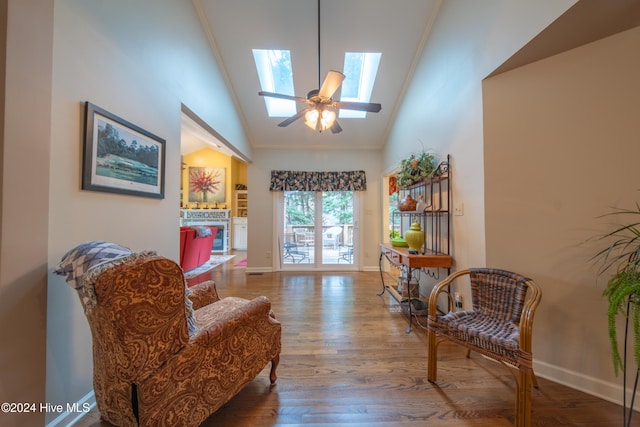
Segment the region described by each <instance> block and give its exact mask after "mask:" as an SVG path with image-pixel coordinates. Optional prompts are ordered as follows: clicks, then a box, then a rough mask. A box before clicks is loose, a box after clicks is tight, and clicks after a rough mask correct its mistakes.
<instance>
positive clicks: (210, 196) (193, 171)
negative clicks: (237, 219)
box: [189, 167, 226, 204]
mask: <svg viewBox="0 0 640 427" xmlns="http://www.w3.org/2000/svg"><path fill="white" fill-rule="evenodd" d="M225 179H226V170H225V169H224V168H206V167H189V202H191V203H193V202H199V203H205V204H208V203H224V202H225V201H226V200H225V191H224V190H225V186H226V183H225Z"/></svg>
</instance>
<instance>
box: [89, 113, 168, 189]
mask: <svg viewBox="0 0 640 427" xmlns="http://www.w3.org/2000/svg"><path fill="white" fill-rule="evenodd" d="M165 143H166V141H165V140H164V139H162V138H160V137H158V136H156V135H154V134H152V133H150V132H147V131H146V130H144V129H142V128H140V127H138V126H136V125H134V124H132V123H130V122H128V121H126V120H124V119H122V118H120V117H118V116H116V115H114V114H111V113H109V112H108V111H106V110H104V109H102V108H100V107H97V106H95V105H93V104H91V103H90V102H87V103H86V104H85V137H84V155H83V157H84V159H83V167H82V189H83V190H91V191H104V192H108V193H121V194H129V195H134V196H143V197H153V198H157V199H163V198H164V168H165V166H164V165H165Z"/></svg>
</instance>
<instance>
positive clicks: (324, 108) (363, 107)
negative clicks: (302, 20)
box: [258, 0, 382, 133]
mask: <svg viewBox="0 0 640 427" xmlns="http://www.w3.org/2000/svg"><path fill="white" fill-rule="evenodd" d="M344 79H345V75H344V74H342V73H341V72H340V71H334V70H331V71H329V72H328V73H327V77H325V79H324V82H322V85H320V0H318V87H319V88H320V89H313V90H311V91H309V93H307V97H306V98H303V97H300V96H292V95H284V94H281V93H273V92H265V91H260V92H258V95H260V96H269V97H272V98H280V99H288V100H291V101H296V102H299V103H301V104H305V105H306V107H304V108H302V109H300V110H298V112H297V113H296V114H294V115H293V116H291V117H289V118H288V119H286V120H284V121H282V122H281V123H278V126H280V127H285V126H289V125H290V124H291V123H293V122H295V121H296V120H298V119H300V118H302V117H303V116H304V117H305V124H306V125H307V126H309V127H310V128H312V129H315V130H317V131H319V132H322V131H323V130H327V129H330V130H331V132H332V133H339V132H342V127H340V125H339V124H338V122H337V121H336V110H339V109H345V110H357V111H367V112H370V113H377V112H379V111H380V110H381V109H382V106H381V105H380V104H376V103H372V102H348V101H347V102H344V101H334V100H333V98H332V97H333V94H334V93H335V92H336V91H337V90H338V88H339V87H340V85H341V84H342V81H343V80H344Z"/></svg>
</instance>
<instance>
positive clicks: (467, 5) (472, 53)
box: [383, 0, 575, 269]
mask: <svg viewBox="0 0 640 427" xmlns="http://www.w3.org/2000/svg"><path fill="white" fill-rule="evenodd" d="M573 3H575V1H573V0H563V1H555V0H545V1H535V2H533V1H526V2H523V1H521V2H513V1H509V0H483V1H481V2H474V1H468V0H446V1H443V2H442V6H441V8H440V12H439V15H438V17H437V18H436V22H435V24H434V27H433V29H432V32H431V34H430V36H429V39H428V41H427V44H426V46H425V49H424V52H423V54H422V58H421V60H420V61H419V63H418V64H417V67H416V70H415V73H414V76H413V80H412V82H411V84H410V85H409V86H408V90H407V94H406V97H405V99H404V100H403V103H402V104H401V106H400V108H399V110H398V114H397V117H396V121H395V122H394V125H393V128H392V130H391V133H390V136H389V140H388V142H387V144H386V145H385V148H384V160H383V169H384V170H385V171H391V170H392V169H393V168H394V167H395V166H397V165H398V164H399V162H400V160H401V159H402V158H404V157H407V156H408V155H409V154H411V153H414V152H418V151H420V150H422V149H423V148H424V149H425V150H430V149H433V150H435V151H436V152H437V153H439V154H440V155H441V156H442V157H444V156H446V155H447V154H451V156H452V163H453V189H454V199H455V200H454V204H463V205H464V215H463V216H455V217H454V218H453V235H454V243H453V256H454V260H455V261H454V262H455V268H456V269H462V268H466V267H469V266H478V265H484V264H485V236H484V234H485V233H484V179H483V174H484V167H483V153H482V150H483V147H482V79H483V78H485V77H486V76H487V75H488V74H489V73H491V71H493V70H494V69H495V68H497V67H498V66H499V65H500V64H501V63H502V62H504V61H505V60H506V59H507V58H509V56H511V55H512V54H514V53H515V52H516V51H517V50H518V49H519V48H520V47H522V46H523V45H524V44H525V43H526V42H528V41H529V40H530V39H531V38H533V37H534V36H535V35H537V34H538V33H539V32H540V31H541V30H542V29H543V28H544V27H545V26H547V25H548V24H549V23H551V22H552V21H553V20H554V19H555V18H557V17H558V16H559V15H560V14H561V13H563V12H564V11H565V10H566V9H567V8H569V7H570V6H571V5H572V4H573Z"/></svg>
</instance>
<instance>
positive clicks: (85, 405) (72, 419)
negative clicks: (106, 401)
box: [46, 390, 96, 427]
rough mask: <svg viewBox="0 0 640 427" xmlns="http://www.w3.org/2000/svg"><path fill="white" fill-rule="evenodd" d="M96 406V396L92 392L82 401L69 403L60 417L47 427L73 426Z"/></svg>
mask: <svg viewBox="0 0 640 427" xmlns="http://www.w3.org/2000/svg"><path fill="white" fill-rule="evenodd" d="M95 406H96V395H95V394H94V393H93V390H91V391H90V392H89V393H87V394H86V395H85V396H84V397H83V398H82V399H80V400H78V401H77V402H75V403H67V404H66V405H65V406H64V407H63V410H64V412H62V413H61V414H60V415H58V416H57V417H56V418H55V419H54V420H53V421H51V422H50V423H49V424H47V425H46V427H55V426H58V425H59V426H64V427H67V426H69V427H70V426H72V425H74V424H75V423H77V422H78V420H80V418H82V417H84V416H85V415H87V414H88V413H89V411H90V410H92V409H93V408H95Z"/></svg>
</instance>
